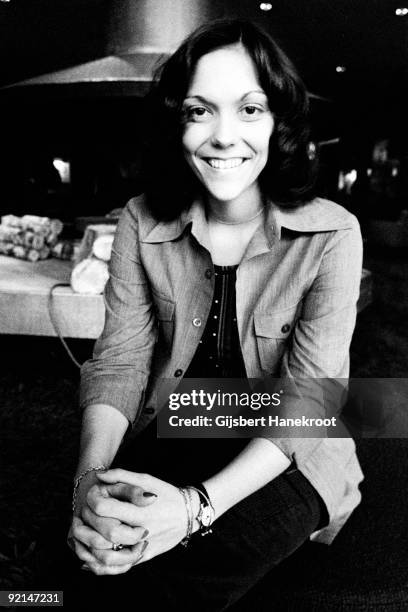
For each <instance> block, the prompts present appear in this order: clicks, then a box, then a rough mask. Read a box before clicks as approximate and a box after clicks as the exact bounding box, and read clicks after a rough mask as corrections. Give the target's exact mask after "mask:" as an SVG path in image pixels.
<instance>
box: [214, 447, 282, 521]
mask: <svg viewBox="0 0 408 612" xmlns="http://www.w3.org/2000/svg"><path fill="white" fill-rule="evenodd" d="M290 463H291V462H290V460H289V459H288V457H287V456H286V455H285V454H284V453H283V452H282V451H281V450H280V449H279V448H278V447H277V446H276V445H275V444H273V443H272V442H270V441H269V440H265V439H264V438H254V439H253V440H251V441H250V442H249V444H248V445H247V446H246V447H245V448H244V450H243V451H242V452H241V453H240V454H239V455H237V457H235V459H233V461H231V463H229V464H228V465H227V466H226V467H225V468H224V469H222V470H221V471H220V472H218V473H217V474H215V475H214V476H212V477H211V478H209V479H208V480H206V481H205V482H204V485H205V487H206V489H207V491H208V495H209V496H210V499H211V502H212V504H213V506H214V510H215V518H218V517H219V516H221V514H223V513H224V512H226V511H227V510H228V509H229V508H231V507H232V506H234V505H235V504H237V503H238V502H240V501H241V500H242V499H244V498H245V497H247V496H248V495H251V493H254V492H255V491H257V490H258V489H260V488H261V487H263V486H264V485H266V484H267V483H268V482H270V481H271V480H273V479H274V478H276V477H277V476H279V474H281V473H282V472H284V471H285V470H286V469H287V468H288V467H289V465H290Z"/></svg>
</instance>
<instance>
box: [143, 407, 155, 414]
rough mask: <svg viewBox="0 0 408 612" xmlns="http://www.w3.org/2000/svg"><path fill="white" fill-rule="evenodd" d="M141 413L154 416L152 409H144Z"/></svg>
mask: <svg viewBox="0 0 408 612" xmlns="http://www.w3.org/2000/svg"><path fill="white" fill-rule="evenodd" d="M143 412H144V413H145V414H154V408H145V409H144V410H143Z"/></svg>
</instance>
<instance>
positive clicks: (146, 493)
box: [143, 491, 157, 497]
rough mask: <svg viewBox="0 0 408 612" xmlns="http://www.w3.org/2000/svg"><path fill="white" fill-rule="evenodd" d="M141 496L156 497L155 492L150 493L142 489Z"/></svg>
mask: <svg viewBox="0 0 408 612" xmlns="http://www.w3.org/2000/svg"><path fill="white" fill-rule="evenodd" d="M143 497H157V495H156V493H151V492H150V491H143Z"/></svg>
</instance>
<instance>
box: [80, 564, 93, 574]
mask: <svg viewBox="0 0 408 612" xmlns="http://www.w3.org/2000/svg"><path fill="white" fill-rule="evenodd" d="M81 569H82V570H84V572H90V571H91V568H90V567H89V566H88V565H87V564H86V563H84V564H83V565H81Z"/></svg>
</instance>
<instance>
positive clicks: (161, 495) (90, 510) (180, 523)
mask: <svg viewBox="0 0 408 612" xmlns="http://www.w3.org/2000/svg"><path fill="white" fill-rule="evenodd" d="M96 476H97V478H98V481H97V483H96V484H93V485H92V486H91V487H90V489H89V490H88V492H87V494H86V500H84V502H83V503H82V506H81V507H80V513H79V515H78V516H74V518H73V521H72V526H71V529H70V533H69V535H68V543H69V545H70V546H71V548H72V549H73V550H74V551H75V553H76V554H77V556H78V557H79V558H80V559H81V560H82V561H83V562H84V565H83V566H82V567H83V568H84V569H89V570H91V571H92V572H93V573H94V574H97V575H105V574H109V575H114V574H122V573H125V572H127V571H128V570H129V569H130V568H131V567H132V566H134V565H136V564H138V563H141V562H144V561H148V560H149V559H152V558H153V557H155V556H157V555H160V554H162V553H164V552H166V551H168V550H170V549H171V548H173V547H174V546H176V545H177V544H179V543H180V542H181V540H182V539H183V538H184V536H185V534H186V525H187V515H186V507H185V504H184V500H183V497H182V495H181V494H180V491H179V490H178V489H177V487H175V486H173V485H171V484H169V483H167V482H164V481H163V480H159V479H158V478H155V477H154V476H151V475H149V474H139V473H135V472H130V471H127V470H122V469H113V470H109V471H107V472H97V473H96ZM146 493H147V494H148V495H147V496H146ZM149 493H150V495H149ZM114 544H121V545H122V546H123V548H122V549H121V550H113V548H112V546H113V545H114Z"/></svg>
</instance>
